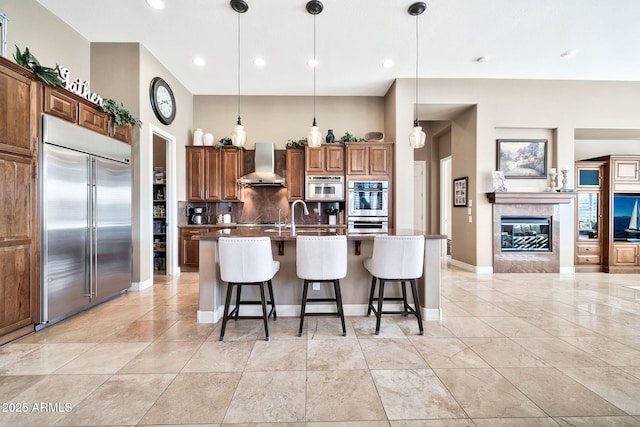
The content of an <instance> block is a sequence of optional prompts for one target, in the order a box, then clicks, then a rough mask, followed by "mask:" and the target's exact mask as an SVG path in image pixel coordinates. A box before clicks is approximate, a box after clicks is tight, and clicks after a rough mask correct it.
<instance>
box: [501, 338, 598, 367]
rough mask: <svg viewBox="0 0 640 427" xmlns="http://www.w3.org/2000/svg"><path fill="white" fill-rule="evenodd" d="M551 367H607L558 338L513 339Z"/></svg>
mask: <svg viewBox="0 0 640 427" xmlns="http://www.w3.org/2000/svg"><path fill="white" fill-rule="evenodd" d="M513 340H514V341H515V342H517V343H518V344H520V345H521V346H523V347H524V348H526V349H527V350H529V351H530V352H531V353H533V354H535V355H536V356H538V357H539V358H540V359H542V360H543V361H544V362H546V363H548V364H549V365H551V366H556V367H562V366H607V363H606V362H604V361H602V360H600V359H598V358H595V357H593V356H591V355H589V354H588V353H586V352H584V351H582V350H580V349H579V348H576V347H574V346H572V345H571V344H569V343H567V342H565V341H563V340H562V339H560V338H554V337H552V338H513Z"/></svg>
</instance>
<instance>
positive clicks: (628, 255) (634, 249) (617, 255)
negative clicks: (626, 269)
mask: <svg viewBox="0 0 640 427" xmlns="http://www.w3.org/2000/svg"><path fill="white" fill-rule="evenodd" d="M613 265H628V266H634V265H639V261H638V245H615V244H614V245H613Z"/></svg>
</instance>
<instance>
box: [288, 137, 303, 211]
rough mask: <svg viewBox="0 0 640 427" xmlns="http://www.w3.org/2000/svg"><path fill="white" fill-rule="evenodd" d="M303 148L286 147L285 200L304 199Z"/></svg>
mask: <svg viewBox="0 0 640 427" xmlns="http://www.w3.org/2000/svg"><path fill="white" fill-rule="evenodd" d="M304 151H305V150H304V148H294V147H287V176H286V178H287V198H288V199H289V200H298V199H304V169H305V164H304Z"/></svg>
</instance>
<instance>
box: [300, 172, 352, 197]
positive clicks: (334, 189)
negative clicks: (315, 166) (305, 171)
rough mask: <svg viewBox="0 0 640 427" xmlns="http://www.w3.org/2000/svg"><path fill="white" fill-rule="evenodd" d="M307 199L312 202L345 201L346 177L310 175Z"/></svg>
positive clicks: (307, 182)
mask: <svg viewBox="0 0 640 427" xmlns="http://www.w3.org/2000/svg"><path fill="white" fill-rule="evenodd" d="M305 183H306V192H305V199H306V200H307V201H311V202H341V201H344V177H343V176H321V175H308V176H307V177H306V178H305Z"/></svg>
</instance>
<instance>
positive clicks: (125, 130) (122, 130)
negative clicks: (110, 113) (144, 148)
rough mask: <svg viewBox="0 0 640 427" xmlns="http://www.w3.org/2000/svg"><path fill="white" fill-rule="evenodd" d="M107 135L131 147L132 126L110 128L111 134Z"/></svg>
mask: <svg viewBox="0 0 640 427" xmlns="http://www.w3.org/2000/svg"><path fill="white" fill-rule="evenodd" d="M109 133H110V135H111V136H112V137H114V138H115V139H118V140H120V141H122V142H126V143H127V144H129V145H131V139H132V138H133V126H127V125H120V126H111V132H109Z"/></svg>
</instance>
